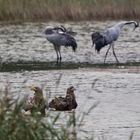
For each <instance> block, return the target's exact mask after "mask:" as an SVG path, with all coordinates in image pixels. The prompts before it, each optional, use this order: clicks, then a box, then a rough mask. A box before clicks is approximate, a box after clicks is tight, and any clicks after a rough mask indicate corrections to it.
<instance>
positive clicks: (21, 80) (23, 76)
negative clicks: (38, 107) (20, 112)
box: [0, 67, 140, 140]
mask: <svg viewBox="0 0 140 140" xmlns="http://www.w3.org/2000/svg"><path fill="white" fill-rule="evenodd" d="M0 77H1V79H0V87H1V90H4V87H5V85H7V83H9V85H10V87H11V88H10V89H9V90H10V91H11V93H13V94H14V95H15V93H16V95H20V97H22V96H23V95H26V94H29V95H32V94H33V93H32V91H30V88H29V86H31V85H38V86H40V87H42V89H43V91H44V95H45V96H49V97H50V98H49V100H50V99H51V98H53V97H54V96H56V95H62V96H64V95H65V92H66V89H67V87H69V86H70V85H73V86H74V87H75V88H76V92H75V94H76V97H77V102H78V108H77V109H76V114H77V116H78V114H81V113H82V112H86V111H87V109H89V108H90V107H91V106H92V105H94V104H98V105H97V107H96V108H94V109H93V110H91V112H90V113H89V114H88V115H87V116H86V117H85V119H84V122H83V123H84V125H83V126H82V130H84V131H86V134H85V133H79V134H80V136H79V137H81V136H82V138H84V136H89V137H90V136H91V135H94V137H95V138H101V137H102V136H103V137H104V138H106V139H107V140H108V139H109V140H118V139H119V140H128V138H129V136H130V134H131V132H134V138H133V140H139V139H140V103H139V99H140V86H139V83H140V68H138V67H136V68H130V69H94V68H92V69H77V70H51V71H30V72H29V71H25V72H16V73H15V72H12V73H8V72H7V73H0ZM79 134H78V135H79ZM79 139H80V138H79Z"/></svg>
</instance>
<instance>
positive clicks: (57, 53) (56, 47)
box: [54, 45, 59, 62]
mask: <svg viewBox="0 0 140 140" xmlns="http://www.w3.org/2000/svg"><path fill="white" fill-rule="evenodd" d="M54 49H55V52H56V55H57V62H58V61H59V52H58V46H56V45H54Z"/></svg>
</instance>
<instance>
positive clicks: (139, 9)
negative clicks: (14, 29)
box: [0, 0, 140, 21]
mask: <svg viewBox="0 0 140 140" xmlns="http://www.w3.org/2000/svg"><path fill="white" fill-rule="evenodd" d="M139 18H140V1H139V0H0V20H1V21H16V20H19V21H39V20H41V21H48V20H57V21H66V20H73V21H79V20H106V19H113V20H114V19H139Z"/></svg>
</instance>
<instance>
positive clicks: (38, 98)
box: [24, 86, 47, 115]
mask: <svg viewBox="0 0 140 140" xmlns="http://www.w3.org/2000/svg"><path fill="white" fill-rule="evenodd" d="M31 90H32V91H34V96H33V97H30V98H28V100H27V101H26V105H25V107H24V110H25V111H31V113H32V112H35V111H39V112H40V113H41V114H42V115H45V109H46V108H47V102H46V100H45V98H44V97H43V91H42V89H41V88H40V87H37V86H32V87H31Z"/></svg>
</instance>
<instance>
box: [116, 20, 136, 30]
mask: <svg viewBox="0 0 140 140" xmlns="http://www.w3.org/2000/svg"><path fill="white" fill-rule="evenodd" d="M128 24H134V30H135V28H137V27H139V24H138V22H136V21H124V22H120V23H118V24H116V25H115V26H118V27H119V28H123V27H124V26H125V25H128Z"/></svg>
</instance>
